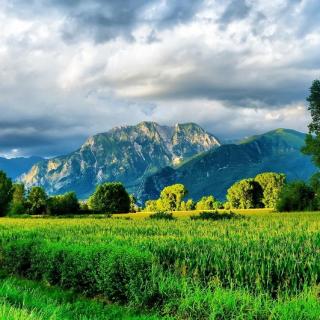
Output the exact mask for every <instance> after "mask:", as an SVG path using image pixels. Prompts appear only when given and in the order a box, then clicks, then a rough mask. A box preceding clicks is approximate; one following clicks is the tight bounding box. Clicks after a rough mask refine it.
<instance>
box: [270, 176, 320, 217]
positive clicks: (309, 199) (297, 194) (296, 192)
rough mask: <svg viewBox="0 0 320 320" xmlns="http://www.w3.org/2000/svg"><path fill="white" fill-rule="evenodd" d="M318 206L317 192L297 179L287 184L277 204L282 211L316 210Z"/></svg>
mask: <svg viewBox="0 0 320 320" xmlns="http://www.w3.org/2000/svg"><path fill="white" fill-rule="evenodd" d="M316 207H317V201H316V199H315V193H314V191H313V190H312V188H311V187H310V186H308V185H307V184H306V183H305V182H303V181H295V182H292V183H289V184H287V185H285V186H284V188H283V189H282V191H281V193H280V195H279V199H278V201H277V206H276V208H277V210H278V211H280V212H283V211H305V210H315V209H316Z"/></svg>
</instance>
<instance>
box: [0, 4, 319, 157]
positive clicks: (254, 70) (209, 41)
mask: <svg viewBox="0 0 320 320" xmlns="http://www.w3.org/2000/svg"><path fill="white" fill-rule="evenodd" d="M0 5H1V6H0V39H1V42H0V112H1V113H0V154H10V152H11V150H13V149H18V151H19V152H18V153H19V154H21V155H31V154H36V155H42V156H52V155H57V154H62V153H67V152H69V151H72V150H74V149H76V148H77V147H79V146H80V144H81V143H82V142H83V141H84V140H85V139H86V137H87V136H89V135H92V134H94V133H97V132H103V131H106V130H108V129H110V128H111V127H113V126H116V125H124V124H135V123H137V122H139V121H142V120H154V121H159V122H161V123H163V124H165V123H168V124H172V123H176V122H183V121H195V122H199V124H202V125H204V126H205V127H206V128H207V129H208V130H210V131H211V132H212V133H214V134H216V135H218V136H220V137H222V138H223V137H228V138H234V137H236V136H237V135H249V134H253V133H257V132H261V130H269V129H272V128H275V127H285V126H289V127H293V128H296V129H299V130H305V129H306V124H307V121H308V114H307V112H306V110H305V109H304V108H303V104H304V101H305V97H306V95H307V94H308V87H309V86H310V84H311V81H312V80H313V79H315V78H318V77H319V76H320V60H319V58H318V57H319V50H320V16H319V14H320V13H319V12H320V4H319V1H317V0H276V1H269V2H267V1H264V0H255V1H253V0H241V1H235V0H229V1H218V0H214V1H204V0H196V1H182V0H177V1H169V0H151V1H147V0H111V1H103V0H70V1H62V0H48V1H44V0H30V1H22V0H0ZM226 128H227V129H226Z"/></svg>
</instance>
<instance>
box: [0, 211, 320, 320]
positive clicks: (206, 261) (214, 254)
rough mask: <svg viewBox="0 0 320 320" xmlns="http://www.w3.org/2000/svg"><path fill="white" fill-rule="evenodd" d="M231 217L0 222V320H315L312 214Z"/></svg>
mask: <svg viewBox="0 0 320 320" xmlns="http://www.w3.org/2000/svg"><path fill="white" fill-rule="evenodd" d="M237 213H239V214H241V215H242V218H241V219H231V220H224V221H199V220H191V219H190V218H189V216H190V215H194V214H198V213H197V212H191V213H190V212H177V213H175V214H174V216H176V217H177V218H178V219H177V220H174V221H164V220H151V219H148V215H149V214H148V213H136V214H128V215H115V216H114V217H113V218H108V219H103V218H101V216H96V217H91V218H86V217H82V218H74V219H50V218H46V219H41V218H39V219H33V218H31V219H30V218H29V219H14V218H2V219H1V220H0V267H1V272H2V273H3V274H4V275H6V276H7V277H8V278H6V279H3V280H2V282H1V284H0V286H1V289H0V298H1V300H0V302H1V308H0V309H1V312H2V314H1V313H0V319H111V318H113V319H140V318H143V316H140V318H139V317H138V316H136V315H134V314H133V313H132V311H129V310H139V312H140V313H141V312H142V313H146V314H149V315H151V314H158V315H159V317H172V318H174V319H320V317H319V315H320V301H319V295H320V287H319V284H320V213H317V212H310V213H290V214H289V213H284V214H277V213H273V212H271V211H270V210H245V211H241V212H237ZM128 218H129V219H128ZM12 276H13V277H17V276H18V277H20V279H21V278H24V279H29V280H32V281H26V280H17V279H16V278H12ZM10 277H11V278H10ZM6 288H7V289H6ZM8 288H9V289H8ZM69 290H72V291H71V292H70V291H69ZM52 292H53V293H52ZM11 293H12V294H11ZM84 296H86V297H87V298H84ZM21 297H25V301H26V302H22V301H24V300H21V299H22V298H21ZM19 299H20V300H19ZM37 301H38V302H37ZM31 302H32V303H31ZM82 305H83V306H82ZM127 307H129V308H130V309H126V308H127ZM63 308H64V309H63ZM96 309H97V310H98V311H97V312H96V313H94V311H92V312H90V310H96ZM59 310H62V311H59ZM88 310H89V312H88ZM112 312H115V313H114V314H115V315H114V314H113V313H112ZM66 315H67V316H66ZM1 317H2V318H1ZM50 317H51V318H50ZM146 318H148V319H155V317H153V318H152V316H147V317H146Z"/></svg>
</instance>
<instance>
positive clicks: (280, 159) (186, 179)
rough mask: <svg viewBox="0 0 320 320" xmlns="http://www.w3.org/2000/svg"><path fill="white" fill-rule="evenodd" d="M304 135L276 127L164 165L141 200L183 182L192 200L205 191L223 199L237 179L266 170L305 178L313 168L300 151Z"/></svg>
mask: <svg viewBox="0 0 320 320" xmlns="http://www.w3.org/2000/svg"><path fill="white" fill-rule="evenodd" d="M304 139H305V134H303V133H301V132H297V131H294V130H289V129H277V130H273V131H270V132H267V133H265V134H262V135H257V136H252V137H250V138H247V139H244V140H243V141H241V142H240V143H239V144H227V145H222V146H220V147H219V148H216V149H214V150H210V151H208V152H206V153H203V154H201V155H199V156H197V157H195V158H194V159H192V160H190V161H188V162H186V163H184V164H183V165H181V166H180V167H178V168H171V167H166V168H163V169H162V170H160V171H159V172H157V173H155V174H153V175H151V176H149V177H147V178H146V179H145V182H144V185H143V188H142V190H141V192H140V194H139V197H140V199H141V200H142V201H145V200H148V199H156V198H157V197H158V196H159V192H160V190H161V189H162V188H163V187H165V186H167V185H170V184H174V183H182V184H184V185H185V186H186V187H187V189H188V190H189V197H190V198H193V199H194V200H197V199H199V198H200V197H201V196H203V195H208V194H213V195H214V196H215V197H217V198H219V199H221V200H223V199H224V197H225V194H226V191H227V189H228V188H229V187H230V186H231V185H232V184H233V183H234V182H236V181H237V180H240V179H243V178H248V177H254V176H255V175H257V174H258V173H261V172H267V171H274V172H281V173H285V174H286V175H287V178H288V180H296V179H301V180H307V179H309V177H310V176H311V175H312V174H313V173H314V172H315V171H316V168H315V167H314V165H313V164H312V162H311V160H310V158H309V157H307V156H305V155H303V154H301V152H300V149H301V147H302V146H303V145H304Z"/></svg>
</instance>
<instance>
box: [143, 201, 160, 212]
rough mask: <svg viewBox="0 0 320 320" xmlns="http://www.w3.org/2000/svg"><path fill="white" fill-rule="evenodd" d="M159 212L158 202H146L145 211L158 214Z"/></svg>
mask: <svg viewBox="0 0 320 320" xmlns="http://www.w3.org/2000/svg"><path fill="white" fill-rule="evenodd" d="M157 210H158V205H157V200H148V201H146V203H145V208H144V211H147V212H156V211H157Z"/></svg>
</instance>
